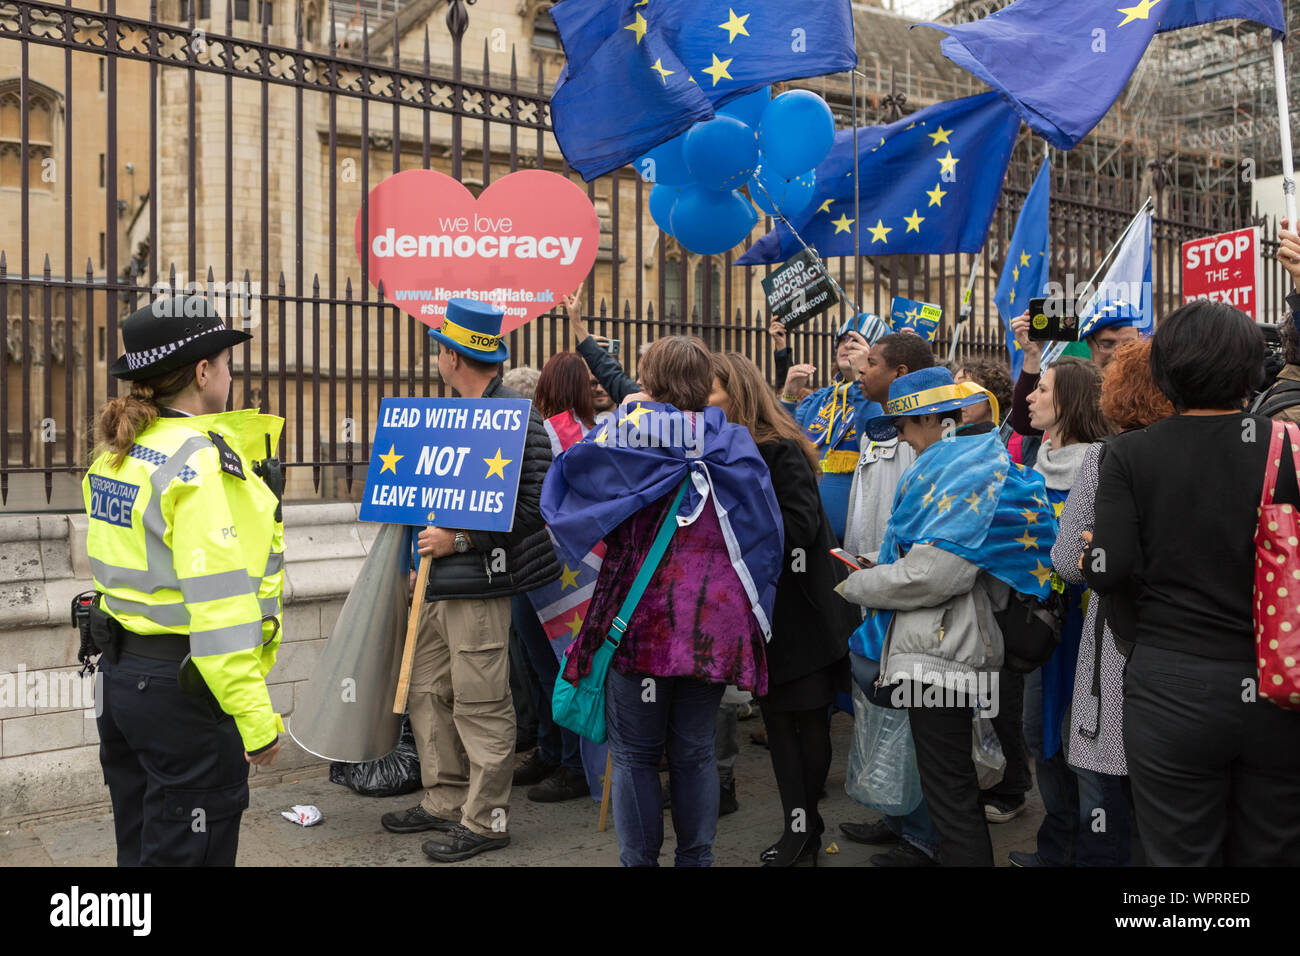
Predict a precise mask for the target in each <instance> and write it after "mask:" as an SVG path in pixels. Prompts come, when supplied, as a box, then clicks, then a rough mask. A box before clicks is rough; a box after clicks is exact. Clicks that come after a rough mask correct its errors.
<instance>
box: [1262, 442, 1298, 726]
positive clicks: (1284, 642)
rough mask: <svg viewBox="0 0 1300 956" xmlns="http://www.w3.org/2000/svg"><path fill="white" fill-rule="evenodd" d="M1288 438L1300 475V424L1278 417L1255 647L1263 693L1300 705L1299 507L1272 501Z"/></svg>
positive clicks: (1268, 476) (1265, 499) (1266, 497)
mask: <svg viewBox="0 0 1300 956" xmlns="http://www.w3.org/2000/svg"><path fill="white" fill-rule="evenodd" d="M1284 439H1285V440H1286V443H1287V444H1288V445H1290V449H1289V450H1290V453H1291V455H1292V456H1293V457H1294V459H1295V462H1296V474H1297V476H1300V426H1296V425H1294V424H1291V423H1287V424H1285V425H1284V424H1283V423H1282V422H1274V423H1273V435H1272V440H1271V441H1270V442H1269V446H1268V464H1267V467H1266V469H1265V471H1264V490H1263V493H1262V494H1261V495H1260V500H1259V512H1258V513H1259V527H1258V528H1256V530H1255V649H1256V652H1257V658H1258V660H1259V696H1260V697H1265V698H1267V699H1268V700H1271V701H1272V702H1273V703H1275V704H1277V705H1278V706H1279V707H1285V708H1287V709H1288V710H1300V509H1297V508H1295V507H1292V506H1291V505H1279V504H1274V502H1273V496H1274V495H1275V494H1276V493H1277V473H1278V467H1279V466H1280V465H1281V464H1282V454H1283V440H1284Z"/></svg>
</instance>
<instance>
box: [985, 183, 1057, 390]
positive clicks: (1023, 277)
mask: <svg viewBox="0 0 1300 956" xmlns="http://www.w3.org/2000/svg"><path fill="white" fill-rule="evenodd" d="M1051 200H1052V164H1051V163H1049V162H1047V161H1044V162H1043V167H1042V169H1040V170H1039V171H1038V178H1037V179H1035V180H1034V185H1033V187H1032V188H1031V189H1030V190H1029V195H1028V196H1026V197H1025V204H1024V206H1023V207H1021V209H1020V218H1019V219H1018V220H1017V221H1016V229H1015V231H1014V232H1013V233H1012V234H1011V245H1010V246H1008V247H1007V258H1006V262H1005V263H1004V264H1003V266H1002V275H1001V276H1000V277H999V278H998V291H997V292H996V293H995V294H994V296H993V302H994V304H995V305H996V306H997V307H998V315H1000V316H1001V317H1002V327H1003V331H1004V334H1005V336H1006V340H1007V354H1008V355H1009V356H1010V358H1011V381H1013V382H1014V381H1015V380H1016V379H1017V378H1019V377H1020V368H1021V366H1023V365H1024V364H1025V353H1024V351H1023V350H1022V349H1021V348H1020V346H1019V345H1018V344H1017V343H1016V337H1015V336H1014V335H1013V334H1012V333H1011V320H1012V319H1014V318H1015V317H1016V316H1017V315H1019V314H1020V313H1021V312H1023V311H1025V309H1027V308H1029V300H1030V299H1032V298H1033V297H1034V296H1039V295H1042V294H1043V287H1044V286H1046V285H1047V267H1048V260H1049V259H1050V256H1049V255H1048V253H1049V252H1050V251H1051V250H1050V249H1049V248H1048V242H1049V231H1048V212H1049V209H1050V206H1051Z"/></svg>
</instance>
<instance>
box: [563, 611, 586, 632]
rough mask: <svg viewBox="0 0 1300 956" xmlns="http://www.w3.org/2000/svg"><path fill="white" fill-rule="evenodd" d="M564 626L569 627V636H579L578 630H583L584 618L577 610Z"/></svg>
mask: <svg viewBox="0 0 1300 956" xmlns="http://www.w3.org/2000/svg"><path fill="white" fill-rule="evenodd" d="M564 626H565V627H567V628H568V629H569V636H570V637H571V638H573V637H577V636H578V632H579V631H581V630H582V618H581V617H579V616H578V612H577V611H574V612H573V620H572V621H565V622H564Z"/></svg>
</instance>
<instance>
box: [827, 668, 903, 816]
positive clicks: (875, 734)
mask: <svg viewBox="0 0 1300 956" xmlns="http://www.w3.org/2000/svg"><path fill="white" fill-rule="evenodd" d="M853 714H854V717H853V746H852V748H851V749H850V750H849V769H848V772H847V773H846V774H845V777H844V789H845V791H846V792H847V793H848V795H849V796H850V797H852V798H853V799H854V800H856V801H857V802H858V803H860V804H862V805H863V806H867V807H870V808H871V809H873V810H879V811H880V812H881V813H884V814H887V815H889V816H895V817H901V816H904V815H906V814H908V813H911V812H912V811H913V810H915V809H916V808H917V807H918V806H919V805H920V803H921V775H920V773H919V772H918V771H917V769H916V748H915V747H914V746H913V744H912V725H911V723H910V722H909V721H908V718H907V711H906V710H892V709H890V708H888V707H877V706H876V705H875V704H873V703H871V702H870V701H869V700H867V697H866V695H865V694H863V693H862V690H861V688H859V687H858V685H857V684H856V683H855V684H854V685H853Z"/></svg>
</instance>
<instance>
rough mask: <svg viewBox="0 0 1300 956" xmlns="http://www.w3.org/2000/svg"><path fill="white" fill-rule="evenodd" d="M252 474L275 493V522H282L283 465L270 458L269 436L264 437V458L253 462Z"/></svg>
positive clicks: (277, 460)
mask: <svg viewBox="0 0 1300 956" xmlns="http://www.w3.org/2000/svg"><path fill="white" fill-rule="evenodd" d="M253 474H255V475H257V477H259V478H261V479H262V481H264V482H265V483H266V487H268V488H270V489H271V490H272V491H273V492H275V500H276V505H275V520H276V521H283V520H284V519H283V518H282V517H281V513H282V510H283V509H282V505H281V502H282V500H283V499H284V465H282V464H280V459H278V458H274V457H272V453H271V436H270V435H267V436H266V457H265V458H263V459H262V460H261V461H255V462H253Z"/></svg>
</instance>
